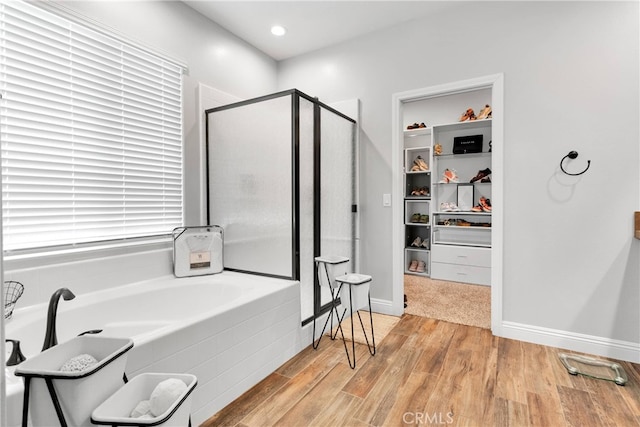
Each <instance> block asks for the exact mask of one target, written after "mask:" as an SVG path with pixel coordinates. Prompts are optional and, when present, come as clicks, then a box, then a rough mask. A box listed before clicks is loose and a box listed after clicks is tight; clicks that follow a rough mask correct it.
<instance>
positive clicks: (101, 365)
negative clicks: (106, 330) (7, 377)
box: [15, 335, 133, 427]
mask: <svg viewBox="0 0 640 427" xmlns="http://www.w3.org/2000/svg"><path fill="white" fill-rule="evenodd" d="M132 347H133V341H132V340H131V339H128V338H108V337H99V336H91V335H84V336H80V337H75V338H72V339H70V340H69V341H66V342H63V343H60V344H58V345H56V346H54V347H51V348H49V349H48V350H45V351H43V352H42V353H40V354H38V355H36V356H34V357H32V358H30V359H27V360H26V361H24V362H22V364H20V365H18V367H17V368H16V371H15V374H16V375H17V376H21V377H24V382H25V387H24V402H23V415H22V425H23V426H26V425H27V416H30V418H31V422H32V426H34V427H38V426H43V427H50V426H51V424H52V423H54V424H55V421H54V420H58V421H59V422H60V425H70V426H90V425H91V422H90V420H89V417H90V415H91V411H93V409H94V408H95V407H97V406H98V405H99V404H100V403H102V402H103V401H104V400H105V399H106V398H107V397H109V396H110V395H111V394H112V393H114V392H115V391H116V390H117V389H118V388H120V387H121V386H122V385H123V383H124V379H123V378H124V370H125V366H126V363H127V357H126V352H127V351H129V350H130V349H131V348H132ZM80 354H90V355H92V356H93V357H94V358H95V359H96V360H97V361H98V363H96V364H95V365H93V366H91V367H90V368H88V369H85V370H83V371H74V372H63V371H60V367H61V366H62V365H63V364H64V363H65V362H66V361H68V360H69V359H71V358H72V357H75V356H78V355H80Z"/></svg>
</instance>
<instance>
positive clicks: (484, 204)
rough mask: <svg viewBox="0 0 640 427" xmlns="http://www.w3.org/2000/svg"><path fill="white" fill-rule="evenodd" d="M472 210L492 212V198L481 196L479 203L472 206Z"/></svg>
mask: <svg viewBox="0 0 640 427" xmlns="http://www.w3.org/2000/svg"><path fill="white" fill-rule="evenodd" d="M471 211H472V212H491V200H489V199H487V198H486V197H484V196H482V197H480V200H479V201H478V205H476V206H474V207H472V208H471Z"/></svg>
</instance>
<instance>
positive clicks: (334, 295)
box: [313, 263, 342, 350]
mask: <svg viewBox="0 0 640 427" xmlns="http://www.w3.org/2000/svg"><path fill="white" fill-rule="evenodd" d="M323 265H324V271H325V274H326V276H327V281H328V283H331V278H330V277H329V271H328V270H327V264H325V263H323ZM318 269H320V266H319V265H318ZM340 288H342V284H341V285H340V287H339V288H338V291H337V292H334V290H333V288H331V287H329V291H330V292H331V310H330V311H329V316H327V320H326V321H325V322H324V326H323V327H322V332H321V333H320V337H319V338H318V340H317V341H316V340H315V339H316V318H315V316H314V317H313V340H314V341H313V349H314V350H317V349H318V346H319V345H320V340H322V336H323V335H324V331H325V330H326V329H327V324H328V323H329V321H331V329H330V331H331V332H330V333H329V335H330V336H331V339H332V340H335V339H336V336H337V335H338V330H337V329H336V333H335V334H333V313H334V312H335V314H336V319H337V320H338V325H339V324H340V321H341V319H340V318H339V314H338V306H337V305H336V298H337V295H340Z"/></svg>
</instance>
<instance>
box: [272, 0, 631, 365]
mask: <svg viewBox="0 0 640 427" xmlns="http://www.w3.org/2000/svg"><path fill="white" fill-rule="evenodd" d="M638 27H639V12H638V3H637V2H584V3H582V2H504V3H497V2H476V3H471V2H451V4H450V5H449V6H448V7H446V8H443V9H442V10H441V11H440V12H438V13H437V14H434V16H431V17H427V18H423V19H418V20H414V21H412V22H410V23H408V24H405V25H401V26H397V27H394V28H391V29H388V30H385V31H381V32H378V33H376V34H373V35H369V36H365V37H362V38H359V39H357V40H353V41H351V42H348V43H343V44H341V45H338V46H335V47H332V48H327V49H323V50H320V51H316V52H313V53H311V54H307V55H303V56H299V57H296V58H293V59H290V60H286V61H283V62H281V63H279V64H278V86H279V87H280V89H283V88H287V87H296V88H298V89H300V90H302V91H304V92H306V93H309V94H311V95H313V96H318V97H320V99H323V100H324V101H325V102H330V101H331V100H334V99H345V98H359V99H360V100H361V104H362V115H361V118H362V120H361V123H360V124H361V126H362V135H361V142H360V145H361V153H360V155H361V159H360V161H361V163H360V165H361V173H360V179H361V182H360V185H361V187H360V189H361V200H362V206H361V211H360V212H361V219H362V221H363V222H362V225H361V246H362V247H361V259H362V265H361V270H362V271H363V272H366V273H367V274H371V275H373V276H374V278H375V282H374V284H373V285H372V297H374V298H378V299H390V298H391V288H392V286H391V281H392V277H391V270H392V266H391V259H392V256H391V247H390V245H389V241H390V239H391V236H390V233H391V209H390V208H385V207H383V206H382V196H381V195H382V194H383V193H389V192H391V191H392V188H391V135H392V133H391V132H392V130H391V96H392V94H394V93H397V92H402V91H407V90H412V89H417V88H423V87H428V86H433V85H439V84H443V83H449V82H454V81H458V80H465V79H471V78H475V77H479V76H485V75H491V74H495V73H501V72H502V73H504V81H505V88H504V90H505V101H504V102H505V117H504V122H505V129H504V143H505V150H504V151H505V170H504V178H505V182H504V189H505V191H504V203H505V212H504V218H505V220H504V221H505V224H504V253H505V255H504V260H503V262H504V291H503V319H504V321H505V325H507V326H510V327H513V328H519V327H524V328H529V329H530V330H531V331H537V332H542V333H546V332H548V333H549V334H551V333H556V332H557V331H560V332H561V334H560V335H562V334H563V333H566V334H568V335H571V336H572V337H573V338H575V337H577V336H583V335H584V336H585V337H586V338H587V339H590V340H595V341H598V340H600V341H601V342H603V343H605V344H607V343H609V342H611V343H613V344H614V345H617V344H621V345H623V346H626V348H627V349H630V350H633V349H634V348H635V349H636V350H637V349H640V345H639V343H640V270H639V269H640V267H639V265H640V263H639V260H640V250H639V244H640V241H638V240H635V239H633V237H632V236H633V234H632V229H633V226H632V222H633V211H635V210H638V209H639V201H640V199H639V194H640V175H639V170H640V168H639V160H640V151H639V146H640V144H639V127H640V126H639V125H640V124H639V116H640V111H639V101H638V99H639V96H638V94H639V80H638V76H639V72H640V70H639V28H638ZM478 108H479V107H478ZM462 112H463V110H461V111H460V114H461V113H462ZM454 120H455V119H454ZM421 121H427V122H428V121H429V118H428V117H425V118H423V119H422V120H421ZM570 150H577V151H578V152H579V153H580V156H579V158H578V159H576V160H575V161H574V162H572V163H571V164H568V165H567V166H568V168H569V169H570V170H579V169H581V168H582V167H583V166H585V165H586V160H587V159H590V160H591V168H590V169H589V171H588V172H587V173H586V174H585V175H582V176H581V177H568V176H566V175H564V174H562V173H561V172H559V162H560V159H561V158H562V157H563V156H564V155H565V154H567V153H568V152H569V151H570ZM507 329H508V328H507ZM555 344H557V345H559V346H562V345H564V344H566V345H570V343H569V342H568V341H567V342H564V341H563V340H562V339H560V340H558V341H556V342H555ZM636 357H640V356H636Z"/></svg>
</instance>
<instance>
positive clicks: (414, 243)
mask: <svg viewBox="0 0 640 427" xmlns="http://www.w3.org/2000/svg"><path fill="white" fill-rule="evenodd" d="M421 244H422V239H421V238H420V236H418V237H416V238H415V239H414V241H413V243H411V246H415V247H416V248H419V247H420V245H421Z"/></svg>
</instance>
